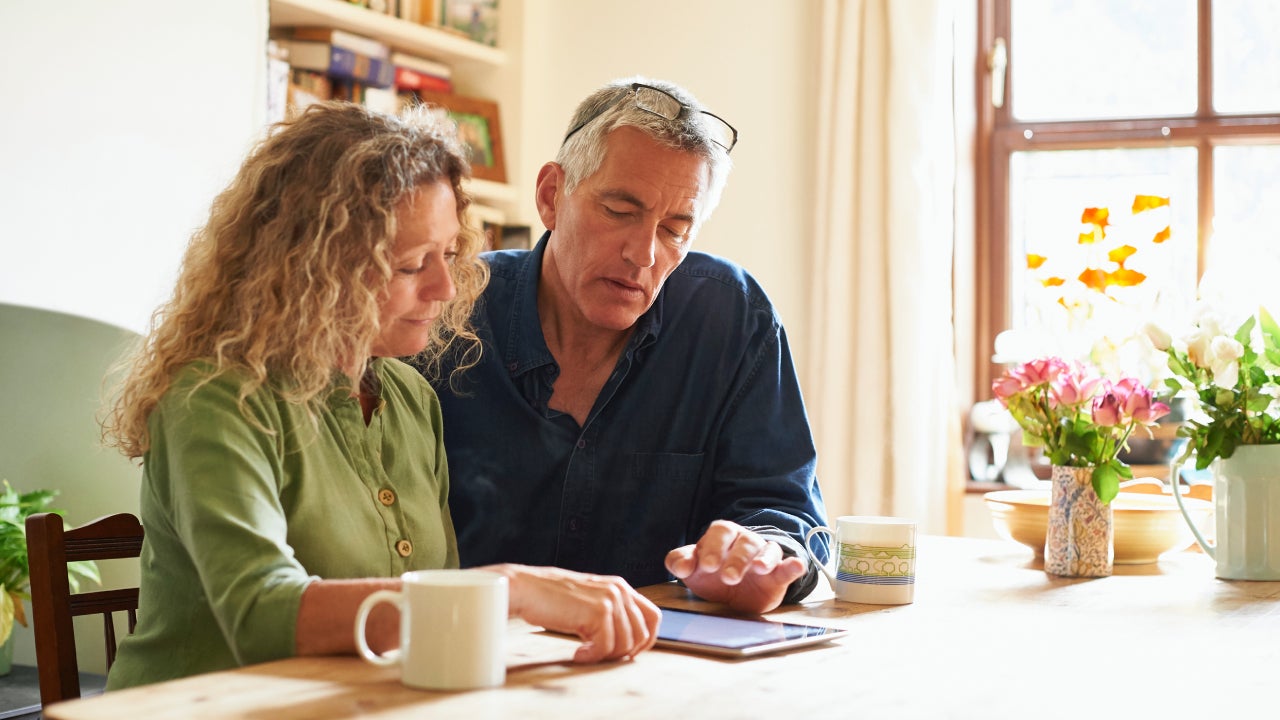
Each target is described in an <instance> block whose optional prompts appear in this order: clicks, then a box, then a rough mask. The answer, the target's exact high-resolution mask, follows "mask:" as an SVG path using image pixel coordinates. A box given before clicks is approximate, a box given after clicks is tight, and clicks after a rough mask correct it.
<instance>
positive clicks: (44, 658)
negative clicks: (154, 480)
mask: <svg viewBox="0 0 1280 720" xmlns="http://www.w3.org/2000/svg"><path fill="white" fill-rule="evenodd" d="M142 535H143V532H142V525H141V523H139V522H138V518H136V517H134V516H133V515H130V514H129V513H120V514H118V515H107V516H104V517H100V518H98V519H97V520H94V521H93V522H91V523H89V524H87V525H82V526H80V527H78V528H74V529H72V530H64V529H63V526H62V517H61V516H59V515H55V514H53V513H35V514H33V515H31V516H30V517H28V518H27V559H28V564H29V566H30V578H31V610H32V615H33V618H32V621H33V623H34V625H35V640H36V669H37V671H38V673H39V675H40V701H41V703H43V704H44V705H46V706H48V705H50V704H52V703H55V702H58V701H60V700H70V699H73V698H78V697H80V675H79V665H78V663H77V661H76V639H75V629H74V627H73V625H72V622H71V619H72V618H73V617H77V616H80V615H95V614H100V615H102V618H103V632H104V635H105V638H106V647H107V668H108V669H110V667H111V664H112V663H113V662H115V658H116V630H115V623H114V622H113V621H112V614H113V613H116V612H126V613H128V615H129V632H130V633H132V632H133V628H134V626H135V625H137V622H138V615H137V610H138V588H136V587H135V588H123V589H118V590H99V591H96V592H83V593H76V594H74V595H73V594H72V593H71V591H70V586H69V583H68V581H67V563H68V562H73V561H76V560H113V559H117V558H136V557H138V556H139V555H140V554H141V553H142Z"/></svg>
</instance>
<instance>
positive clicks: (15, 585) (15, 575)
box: [0, 480, 101, 673]
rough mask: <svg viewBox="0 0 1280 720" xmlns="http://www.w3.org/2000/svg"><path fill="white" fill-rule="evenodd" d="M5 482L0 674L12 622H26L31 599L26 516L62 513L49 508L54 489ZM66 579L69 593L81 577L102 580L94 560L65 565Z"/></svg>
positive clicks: (0, 500)
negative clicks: (21, 488) (24, 487)
mask: <svg viewBox="0 0 1280 720" xmlns="http://www.w3.org/2000/svg"><path fill="white" fill-rule="evenodd" d="M3 482H4V492H3V493H0V647H2V648H3V649H2V650H0V673H4V672H8V670H9V667H10V664H11V662H12V659H13V643H12V639H13V623H14V621H17V622H19V623H21V624H22V626H23V627H26V625H27V617H26V613H25V612H24V611H23V608H22V602H23V601H24V600H28V599H30V595H29V593H28V565H27V526H26V524H27V516H28V515H32V514H34V513H40V512H54V513H58V514H62V511H61V510H55V509H52V508H50V507H49V503H51V502H52V501H53V498H54V497H55V496H57V494H58V491H57V490H34V491H32V492H28V493H19V492H18V491H16V490H14V489H13V488H12V487H11V486H10V485H9V481H8V480H5V481H3ZM67 570H68V575H69V577H68V580H69V581H70V582H71V588H72V592H75V591H76V590H77V588H79V585H80V581H81V580H91V581H93V582H101V578H100V577H99V575H98V566H97V565H96V564H95V563H93V562H72V563H68V564H67Z"/></svg>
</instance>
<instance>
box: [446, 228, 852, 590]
mask: <svg viewBox="0 0 1280 720" xmlns="http://www.w3.org/2000/svg"><path fill="white" fill-rule="evenodd" d="M547 238H548V235H545V234H544V235H543V237H542V239H541V240H540V241H539V243H538V245H537V247H536V248H534V249H533V250H532V251H528V250H519V251H509V250H508V251H499V252H493V253H488V254H486V256H485V257H486V259H487V260H488V262H489V264H490V268H491V280H490V283H489V286H488V288H487V289H486V290H485V293H484V296H483V298H482V300H481V302H480V303H479V304H478V305H477V310H476V317H475V318H474V320H475V324H476V326H477V330H478V332H479V334H480V337H481V339H482V340H483V342H484V354H483V356H482V358H481V360H480V363H479V364H478V365H476V366H475V367H472V368H470V369H468V370H467V371H465V372H464V373H463V374H461V375H459V376H458V377H456V378H454V379H453V380H452V381H450V380H449V375H450V372H451V371H452V369H453V368H452V366H451V365H449V364H446V365H445V366H444V368H443V372H442V373H441V378H442V379H441V380H440V381H438V382H436V384H435V385H436V390H437V392H438V394H439V396H440V402H441V405H442V406H443V412H444V433H445V448H446V450H447V452H448V457H449V474H450V483H451V490H450V496H449V506H450V510H451V512H452V514H453V520H454V525H455V528H456V530H457V534H458V547H459V554H460V558H461V562H462V565H463V566H464V567H468V566H474V565H484V564H488V563H495V562H517V563H526V564H531V565H556V566H559V567H564V568H569V569H572V570H579V571H583V572H592V573H606V574H615V575H621V576H622V577H624V578H626V579H627V580H628V581H629V582H631V584H633V585H635V586H641V585H648V584H653V583H658V582H665V581H668V580H670V579H671V575H670V574H669V573H668V572H667V570H666V568H665V566H664V565H663V560H664V558H665V557H666V554H667V552H668V551H670V550H671V549H673V548H676V547H679V546H682V545H687V544H690V543H694V542H697V540H698V538H700V537H701V536H702V533H703V532H704V531H705V530H706V528H707V526H708V525H710V523H711V521H712V520H716V519H720V518H723V519H727V520H732V521H734V522H737V523H738V524H740V525H743V526H745V527H748V528H751V529H752V530H754V531H756V532H759V533H761V534H764V535H767V536H768V537H769V538H770V539H773V540H776V541H778V542H779V543H780V544H781V545H782V546H783V548H784V550H785V551H786V552H787V554H795V555H798V556H799V557H801V558H806V559H807V554H806V553H805V552H804V551H803V549H802V546H803V543H804V535H805V533H806V532H807V531H808V530H809V529H810V528H812V527H813V526H815V525H820V524H825V520H826V518H825V511H824V509H823V505H822V496H821V493H820V492H819V489H818V481H817V478H816V476H815V474H814V467H815V463H816V452H815V450H814V445H813V437H812V435H811V433H810V431H809V422H808V418H807V417H806V415H805V408H804V402H803V400H802V399H801V396H800V386H799V383H798V382H797V379H796V374H795V368H794V366H793V365H792V360H791V352H790V350H789V348H788V346H787V339H786V334H785V332H784V331H783V328H782V326H781V324H780V323H779V322H778V318H777V316H776V315H775V314H774V311H773V307H772V305H771V304H770V303H769V300H768V298H766V297H765V294H764V291H763V290H761V288H760V287H759V285H758V284H757V283H756V282H755V280H754V279H753V278H752V277H751V276H750V275H748V274H747V273H746V271H744V270H743V269H742V268H740V267H738V266H737V265H734V264H732V263H730V262H728V261H726V260H722V259H719V258H716V257H713V256H710V255H706V254H703V253H696V252H691V253H689V255H688V256H687V257H686V258H685V260H684V262H683V263H681V265H680V266H679V267H678V268H677V269H676V271H675V272H674V273H673V274H672V275H671V277H670V278H668V280H667V282H666V284H665V285H664V287H663V288H662V290H661V292H659V293H658V297H657V299H656V300H655V301H654V304H653V307H651V308H650V309H649V310H648V312H646V313H645V314H644V315H643V316H641V317H640V319H639V320H638V321H637V323H636V328H635V332H634V333H633V334H632V337H631V339H630V342H629V343H628V344H627V346H626V348H625V349H624V350H623V352H622V355H621V357H619V359H618V363H617V366H616V367H615V368H614V372H613V374H612V375H610V376H609V379H608V380H607V381H606V382H605V385H604V387H603V389H602V390H601V391H600V396H599V397H598V398H597V399H596V403H595V406H594V407H593V408H592V409H591V412H590V414H589V415H588V416H587V420H586V423H585V424H584V425H583V426H581V427H579V426H578V423H577V422H576V421H575V420H574V419H573V418H572V417H571V416H570V415H568V414H566V413H562V412H559V411H556V410H553V409H551V408H549V407H548V406H547V403H548V401H549V400H550V398H551V392H552V385H553V383H554V382H555V379H556V377H557V374H558V373H559V367H558V365H557V364H556V361H555V359H554V358H553V357H552V355H551V352H550V351H549V350H548V349H547V344H546V341H545V340H544V338H543V335H542V326H541V324H540V323H539V320H538V306H537V287H538V277H539V272H540V269H541V265H542V256H543V251H544V249H545V247H546V243H547ZM820 538H821V539H822V541H821V542H820V541H819V539H820ZM825 538H826V535H825V534H820V535H818V536H816V537H815V538H814V542H813V544H814V546H815V549H817V550H818V551H819V552H820V553H821V556H822V558H823V560H824V561H825V559H826V556H827V548H828V546H827V543H826V540H825ZM809 565H810V568H809V572H808V573H807V574H806V575H805V576H804V577H802V578H801V579H800V580H797V581H796V582H795V583H793V584H792V586H791V588H789V589H788V594H787V598H786V601H788V602H792V601H795V600H799V599H801V598H802V597H803V596H804V595H807V594H808V592H809V591H810V590H811V589H812V588H813V586H814V585H815V583H816V582H817V575H818V571H817V568H816V567H814V566H813V564H812V563H811V562H810V563H809Z"/></svg>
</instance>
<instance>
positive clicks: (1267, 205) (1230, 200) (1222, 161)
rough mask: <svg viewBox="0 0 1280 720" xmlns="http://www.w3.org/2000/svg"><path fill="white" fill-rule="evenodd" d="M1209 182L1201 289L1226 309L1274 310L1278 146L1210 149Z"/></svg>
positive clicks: (1279, 255)
mask: <svg viewBox="0 0 1280 720" xmlns="http://www.w3.org/2000/svg"><path fill="white" fill-rule="evenodd" d="M1213 182H1214V185H1215V188H1214V195H1213V204H1214V218H1213V237H1212V239H1211V240H1210V242H1209V249H1208V253H1207V256H1206V258H1205V266H1206V267H1205V273H1204V279H1203V280H1202V281H1201V294H1202V295H1203V296H1204V297H1205V299H1206V300H1209V301H1210V302H1212V303H1214V304H1215V305H1216V306H1221V307H1222V308H1224V312H1226V313H1227V314H1234V315H1244V314H1247V313H1249V312H1250V311H1252V310H1253V309H1255V308H1256V307H1257V306H1258V305H1265V306H1266V307H1267V309H1268V310H1270V311H1271V312H1272V314H1273V315H1280V203H1277V202H1276V201H1275V198H1277V197H1280V145H1270V146H1258V145H1245V146H1231V147H1219V148H1215V149H1214V151H1213Z"/></svg>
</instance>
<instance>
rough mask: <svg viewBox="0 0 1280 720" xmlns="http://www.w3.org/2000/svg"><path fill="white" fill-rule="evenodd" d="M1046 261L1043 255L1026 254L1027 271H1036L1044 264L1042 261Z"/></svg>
mask: <svg viewBox="0 0 1280 720" xmlns="http://www.w3.org/2000/svg"><path fill="white" fill-rule="evenodd" d="M1048 259H1049V258H1046V257H1045V256H1043V255H1036V254H1035V253H1027V269H1028V270H1038V269H1039V268H1040V266H1041V265H1043V264H1044V261H1045V260H1048Z"/></svg>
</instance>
